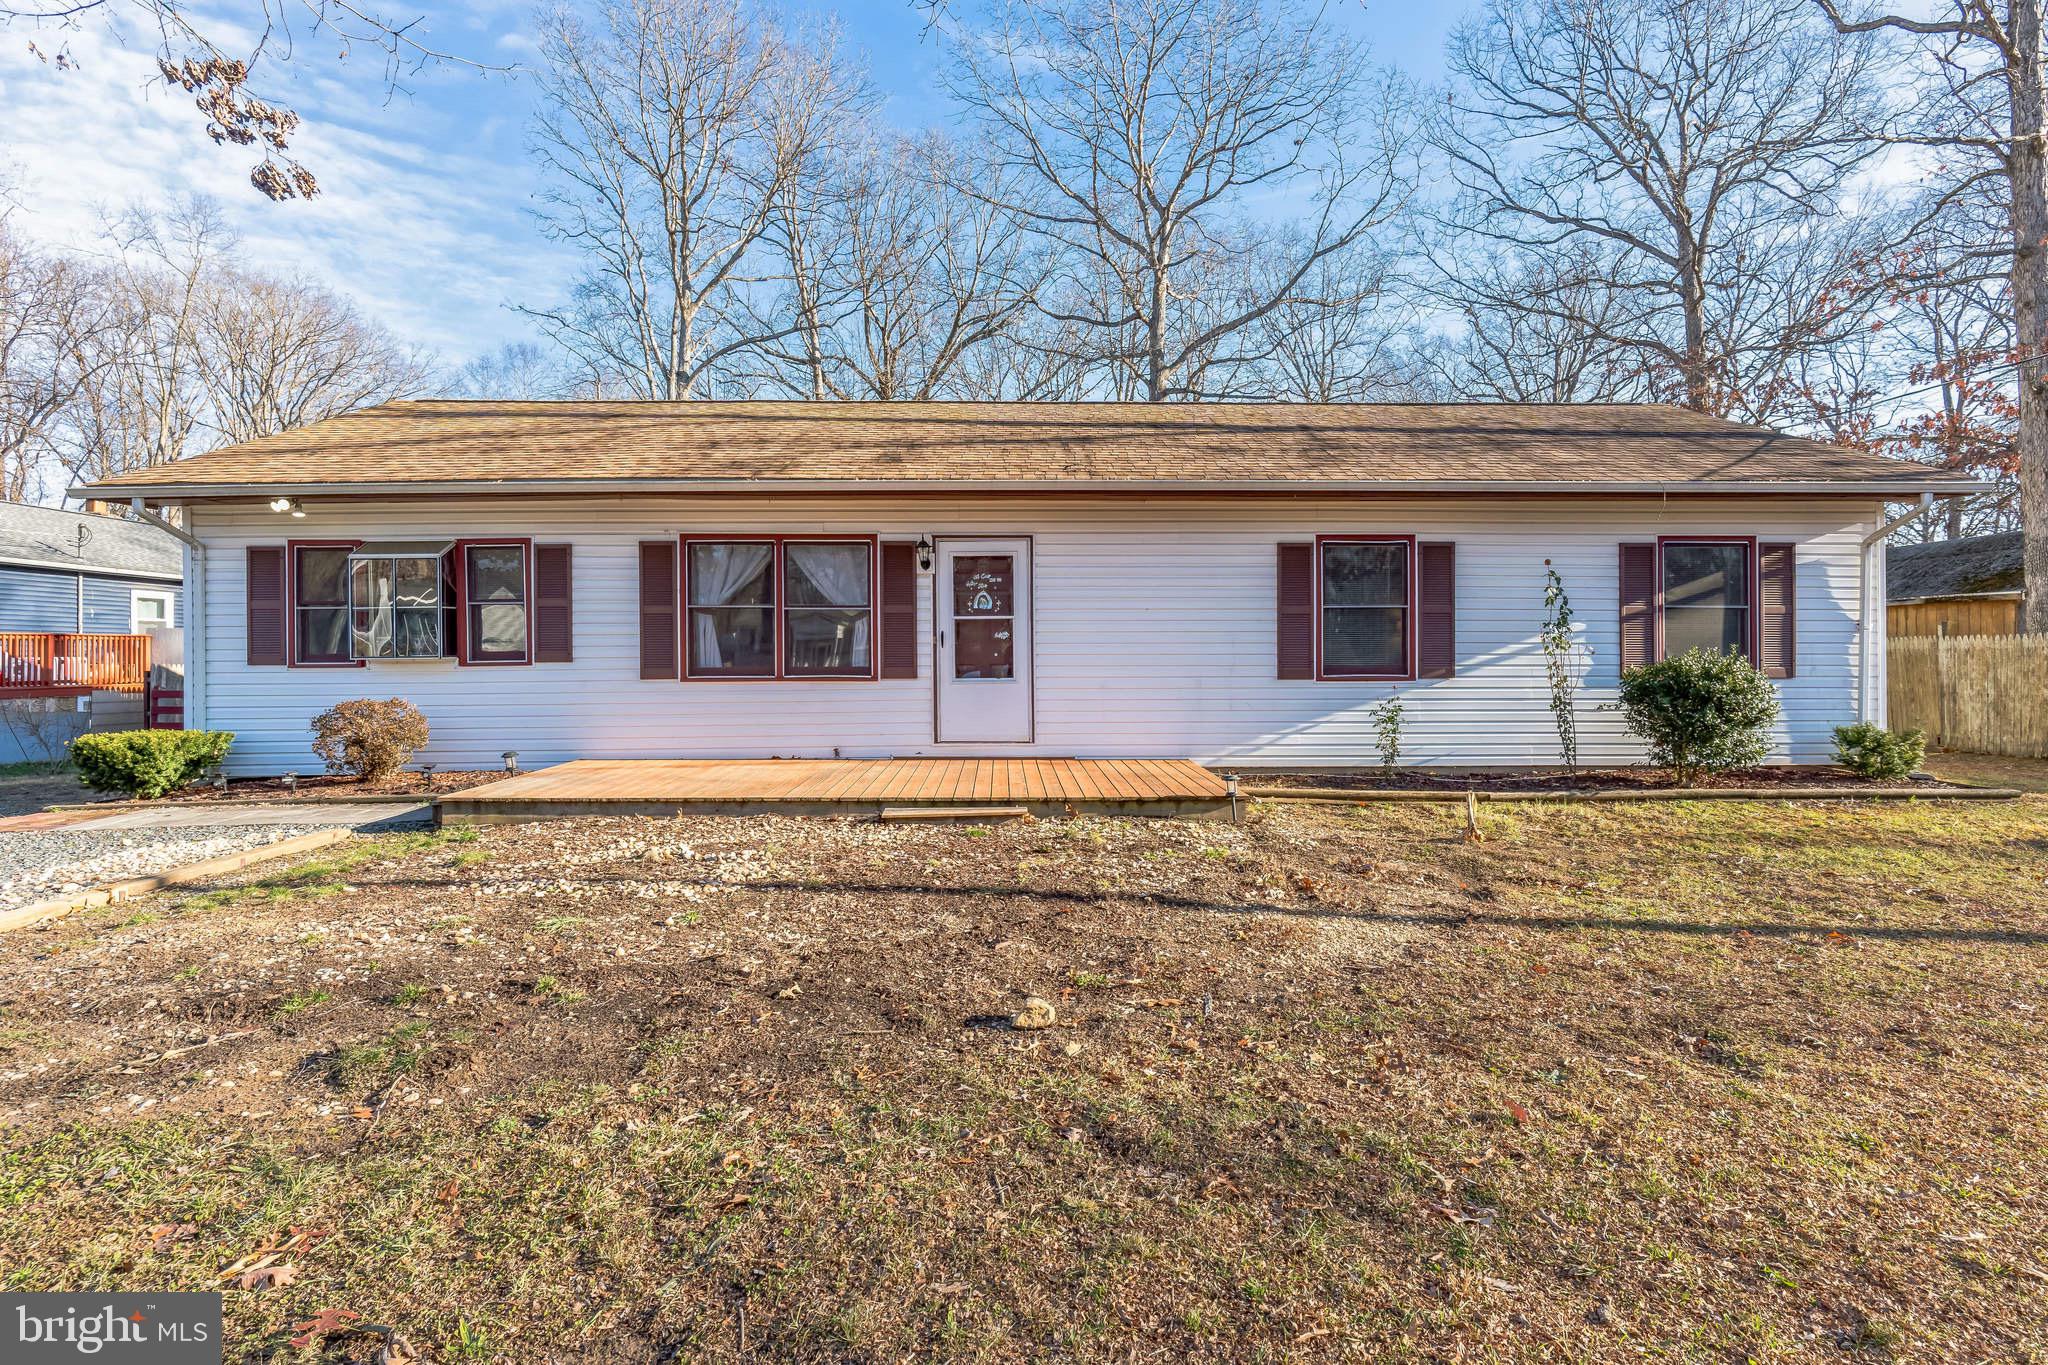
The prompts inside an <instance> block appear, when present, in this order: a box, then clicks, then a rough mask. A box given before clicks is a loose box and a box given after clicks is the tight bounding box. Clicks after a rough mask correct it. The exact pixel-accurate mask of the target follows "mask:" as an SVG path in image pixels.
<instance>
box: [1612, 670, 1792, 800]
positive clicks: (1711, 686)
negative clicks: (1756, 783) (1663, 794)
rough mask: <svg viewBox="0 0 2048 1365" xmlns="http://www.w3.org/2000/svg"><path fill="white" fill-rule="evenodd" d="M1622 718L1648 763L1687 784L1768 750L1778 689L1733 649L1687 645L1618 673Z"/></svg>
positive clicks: (1743, 763) (1745, 762) (1740, 765)
mask: <svg viewBox="0 0 2048 1365" xmlns="http://www.w3.org/2000/svg"><path fill="white" fill-rule="evenodd" d="M1619 704H1620V707H1621V715H1622V719H1623V720H1624V721H1625V722H1626V723H1627V725H1628V728H1629V730H1630V731H1631V732H1632V733H1634V734H1636V735H1638V736H1640V737H1641V738H1642V739H1643V740H1644V741H1645V742H1647V743H1648V745H1649V748H1650V761H1651V762H1652V763H1658V764H1662V765H1664V766H1665V767H1668V768H1671V769H1673V770H1675V771H1676V773H1677V775H1678V785H1679V786H1681V787H1690V786H1691V785H1692V784H1693V782H1694V780H1695V779H1697V778H1698V777H1699V775H1700V774H1701V773H1714V772H1723V771H1726V770H1727V769H1729V768H1747V767H1749V766H1750V765H1751V764H1754V763H1760V762H1762V761H1763V758H1764V755H1766V754H1768V753H1769V752H1770V750H1771V744H1770V738H1769V735H1768V733H1767V732H1768V731H1769V729H1770V727H1771V725H1772V723H1773V722H1775V721H1776V720H1777V719H1778V689H1777V688H1775V687H1773V686H1771V680H1770V679H1769V678H1767V677H1765V676H1764V675H1763V672H1762V671H1761V670H1760V669H1758V668H1757V666H1756V665H1755V664H1753V663H1751V662H1750V661H1749V660H1748V659H1746V658H1744V657H1743V656H1742V655H1740V654H1733V653H1724V652H1722V651H1719V650H1711V649H1689V650H1687V651H1686V652H1685V653H1683V654H1676V655H1673V656H1672V657H1671V658H1668V659H1659V660H1658V661H1657V662H1656V663H1653V664H1641V665H1639V666H1637V667H1635V668H1625V669H1623V670H1622V671H1621V701H1620V703H1619Z"/></svg>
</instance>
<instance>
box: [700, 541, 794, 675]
mask: <svg viewBox="0 0 2048 1365" xmlns="http://www.w3.org/2000/svg"><path fill="white" fill-rule="evenodd" d="M683 578H684V581H685V583H686V585H687V592H688V599H689V608H690V619H689V627H688V638H689V655H690V676H691V677H693V678H717V677H728V678H772V677H774V676H775V542H774V541H772V540H771V541H753V540H693V541H691V542H690V546H689V554H688V556H687V557H686V559H685V560H684V564H683Z"/></svg>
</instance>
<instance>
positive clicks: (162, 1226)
mask: <svg viewBox="0 0 2048 1365" xmlns="http://www.w3.org/2000/svg"><path fill="white" fill-rule="evenodd" d="M198 1231H199V1228H198V1227H197V1226H196V1225H195V1224H192V1223H158V1224H157V1225H156V1226H155V1227H153V1228H151V1229H150V1230H149V1249H150V1250H151V1251H162V1250H163V1249H164V1248H165V1247H168V1246H169V1245H171V1244H172V1243H173V1242H182V1241H184V1240H186V1239H187V1238H189V1237H191V1236H192V1235H193V1234H195V1233H197V1232H198Z"/></svg>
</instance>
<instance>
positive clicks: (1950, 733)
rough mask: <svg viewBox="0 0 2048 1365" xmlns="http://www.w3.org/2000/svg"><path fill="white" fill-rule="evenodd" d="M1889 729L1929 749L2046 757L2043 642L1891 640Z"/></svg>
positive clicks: (2028, 638)
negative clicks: (1922, 739)
mask: <svg viewBox="0 0 2048 1365" xmlns="http://www.w3.org/2000/svg"><path fill="white" fill-rule="evenodd" d="M1886 668H1887V672H1888V673H1889V675H1890V681H1891V686H1890V692H1889V696H1890V703H1891V723H1892V725H1893V726H1894V727H1895V728H1898V729H1920V730H1925V731H1926V732H1927V741H1928V744H1929V745H1930V746H1931V747H1936V748H1942V749H1961V750H1964V751H1966V752H1969V753H1979V754H2009V755H2012V756H2014V757H2017V758H2048V636H2043V635H1949V636H1943V637H1940V638H1935V637H1921V638H1915V639H1905V640H1893V641H1892V642H1891V645H1890V655H1889V657H1888V659H1887V661H1886Z"/></svg>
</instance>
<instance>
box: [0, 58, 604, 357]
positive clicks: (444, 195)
mask: <svg viewBox="0 0 2048 1365" xmlns="http://www.w3.org/2000/svg"><path fill="white" fill-rule="evenodd" d="M12 32H17V33H18V32H19V30H13V31H12ZM58 37H61V38H62V40H63V41H62V47H63V48H64V49H65V50H66V51H67V52H68V53H69V55H70V56H71V58H72V59H73V60H75V61H76V63H77V69H75V70H66V71H60V70H58V69H56V67H55V66H53V65H46V64H45V63H43V62H41V61H38V60H37V59H36V58H35V57H33V56H32V55H30V54H29V52H28V51H27V50H26V44H23V43H17V44H8V45H6V46H5V47H4V48H0V108H4V109H6V110H7V122H8V137H7V144H6V147H5V149H4V151H0V158H4V160H5V162H6V163H8V164H7V173H8V174H7V178H8V179H9V180H11V181H13V182H14V184H13V189H14V197H15V198H16V199H17V200H18V201H19V202H20V205H21V210H20V212H19V213H18V214H17V215H16V220H15V221H16V224H17V226H18V227H20V228H21V229H22V230H23V231H26V232H28V233H30V234H32V235H33V236H35V237H37V238H39V239H41V240H43V241H45V242H48V243H51V244H53V245H62V246H70V247H75V248H81V249H88V248H91V247H93V246H94V245H95V244H96V239H97V237H98V233H99V229H100V226H101V224H102V222H103V221H104V220H105V218H106V216H107V215H108V214H109V213H111V212H117V211H119V210H120V209H122V208H123V207H125V206H127V205H129V204H131V203H135V202H145V203H147V202H152V201H155V202H161V201H163V200H166V199H168V198H171V197H173V196H176V195H181V194H186V193H203V194H210V195H212V196H214V197H215V198H217V199H218V200H219V201H220V202H221V204H222V207H223V209H224V210H225V212H226V214H227V216H228V219H229V222H230V223H231V224H232V225H233V226H234V227H235V229H236V230H237V231H238V232H240V233H241V235H242V237H243V239H244V241H245V242H246V244H247V247H248V251H247V256H246V259H247V261H248V263H249V264H251V265H252V266H257V267H260V268H263V269H268V270H273V271H279V272H289V273H302V274H305V275H307V276H310V277H312V278H314V279H317V280H319V281H320V282H322V283H324V284H326V285H328V286H330V287H332V288H334V289H336V290H339V291H341V292H343V293H345V294H347V295H349V296H350V297H352V298H354V299H355V300H356V301H357V302H358V303H359V304H360V305H361V306H362V308H363V309H364V311H365V312H367V313H368V314H370V315H371V316H373V317H376V318H377V319H379V320H380V321H382V322H384V323H385V324H386V325H387V326H389V327H391V328H392V329H393V330H394V331H395V332H397V333H398V334H399V335H400V336H402V337H404V338H406V339H408V340H411V341H414V342H417V343H420V344H423V345H427V346H431V347H433V348H434V349H435V350H437V351H440V352H441V353H443V354H444V355H445V356H447V357H448V358H449V359H451V360H459V359H463V358H466V357H468V356H470V355H473V354H476V353H479V352H482V351H486V350H490V349H493V348H494V347H495V346H496V345H497V344H498V342H499V341H501V340H503V339H504V338H506V337H507V336H517V335H523V334H524V332H525V331H526V329H525V328H523V327H522V326H521V325H520V323H519V321H518V319H517V318H515V317H513V316H512V315H511V314H509V313H507V312H506V310H505V308H504V305H505V303H506V302H508V301H509V300H514V299H521V300H528V301H531V300H536V299H548V298H552V297H555V296H557V295H558V294H559V293H560V291H561V283H560V282H561V280H562V279H563V278H564V276H565V274H566V271H567V269H568V265H569V263H568V262H567V261H566V260H565V259H564V258H563V257H562V256H560V255H559V254H558V253H556V252H555V251H553V250H552V249H551V248H550V246H549V245H548V244H547V243H546V242H545V241H543V240H542V239H540V238H539V237H538V236H537V234H536V233H535V232H534V230H533V228H532V225H531V223H530V221H529V220H528V219H527V218H526V216H525V214H524V209H525V206H526V204H527V202H528V198H529V187H530V176H529V174H528V173H527V171H526V168H525V167H524V166H523V164H521V162H520V160H519V156H518V137H517V131H518V129H519V127H520V126H521V124H522V123H523V120H524V115H525V99H526V93H525V91H526V87H525V86H524V85H523V84H522V83H520V82H518V81H516V80H512V79H509V78H507V77H504V76H494V75H489V74H480V73H478V72H475V71H473V70H470V69H467V68H454V67H440V68H433V69H430V70H427V71H425V72H421V73H417V74H415V75H413V76H410V77H408V78H407V79H406V80H405V82H404V84H405V85H406V86H407V87H408V88H409V90H410V93H409V94H408V93H406V92H405V91H400V92H395V93H393V92H387V90H386V88H385V85H384V82H383V79H382V75H381V69H380V68H379V67H377V66H375V65H372V64H369V63H363V62H355V63H350V64H348V65H343V66H336V65H335V64H334V63H333V62H332V61H331V60H328V59H327V54H326V53H325V52H323V50H322V49H323V45H322V43H321V41H320V40H319V39H317V38H313V39H309V38H308V36H307V35H304V34H300V35H299V38H298V47H297V51H296V54H295V56H294V61H293V62H292V64H290V65H289V66H286V65H282V64H279V63H277V61H276V58H275V55H273V56H272V57H270V58H267V59H266V60H265V62H264V63H263V66H262V67H261V68H259V72H258V78H259V81H260V82H264V83H265V84H266V89H268V90H272V91H275V92H276V94H277V96H278V97H279V98H281V99H283V100H285V101H287V102H290V103H291V104H292V106H293V107H294V108H295V109H297V111H298V112H299V113H300V115H301V116H302V117H303V119H304V120H305V122H304V125H303V126H302V128H301V130H300V132H299V134H298V136H297V137H296V138H295V139H294V146H293V153H294V155H296V156H297V157H298V158H299V159H300V160H301V161H303V162H304V163H305V164H306V165H307V166H308V167H310V168H311V169H312V170H313V172H314V173H315V175H317V176H318V177H319V179H320V183H321V186H322V193H321V194H320V195H319V196H318V197H317V198H315V199H313V200H312V201H310V202H304V201H292V202H288V203H283V204H273V203H271V202H270V201H269V200H267V199H265V198H264V197H263V196H261V195H260V194H258V193H257V192H256V190H255V189H254V188H253V187H251V186H250V185H249V183H248V178H247V177H248V173H249V169H250V167H251V166H252V165H253V164H254V162H255V160H256V156H255V154H254V150H253V149H251V148H243V147H235V146H232V145H229V146H225V147H217V146H215V145H214V144H213V143H212V141H211V140H209V139H208V138H207V136H206V134H205V122H204V120H203V118H202V117H201V116H200V115H199V113H198V112H197V111H196V110H194V109H193V108H192V105H191V102H190V99H189V97H188V96H187V95H185V93H184V92H183V91H180V90H176V89H170V90H166V89H165V88H164V87H163V86H162V84H161V83H160V82H158V81H156V79H155V76H156V72H155V63H154V56H153V50H152V48H151V47H150V46H149V45H148V44H147V43H146V42H135V43H129V44H123V43H122V42H120V41H118V40H117V39H116V38H115V37H114V36H113V35H112V34H110V33H109V32H108V31H107V30H105V29H104V28H100V27H95V26H92V25H87V26H84V27H82V28H80V29H78V30H76V31H74V32H71V33H68V34H64V35H49V36H47V37H46V36H45V35H37V38H36V40H37V44H38V46H40V47H42V48H43V49H44V50H45V51H46V52H54V51H56V50H57V43H56V41H55V39H56V38H58Z"/></svg>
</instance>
